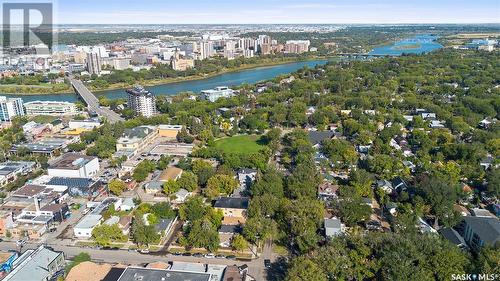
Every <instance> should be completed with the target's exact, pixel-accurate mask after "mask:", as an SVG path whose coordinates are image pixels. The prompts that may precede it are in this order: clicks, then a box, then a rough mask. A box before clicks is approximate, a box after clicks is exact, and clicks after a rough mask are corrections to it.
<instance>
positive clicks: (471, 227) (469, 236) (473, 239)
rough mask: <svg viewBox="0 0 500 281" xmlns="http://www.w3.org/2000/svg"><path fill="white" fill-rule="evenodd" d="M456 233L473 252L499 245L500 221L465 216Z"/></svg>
mask: <svg viewBox="0 0 500 281" xmlns="http://www.w3.org/2000/svg"><path fill="white" fill-rule="evenodd" d="M457 231H458V233H460V235H461V236H462V237H463V238H464V240H465V241H466V242H467V244H469V247H471V248H472V249H473V250H475V251H478V250H479V249H481V247H483V246H485V245H492V246H494V245H497V244H499V243H500V220H499V219H498V218H495V217H476V216H465V217H463V220H462V222H461V223H460V224H459V225H458V226H457Z"/></svg>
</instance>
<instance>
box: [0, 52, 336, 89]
mask: <svg viewBox="0 0 500 281" xmlns="http://www.w3.org/2000/svg"><path fill="white" fill-rule="evenodd" d="M335 58H337V57H333V56H330V57H321V56H309V57H307V58H282V59H277V60H272V61H264V62H260V63H255V64H246V65H241V66H239V67H236V68H230V69H227V68H226V69H222V70H220V71H217V72H213V73H210V74H205V75H193V76H184V77H175V78H165V79H154V80H142V81H137V82H136V83H137V84H141V85H143V86H146V87H151V86H159V85H168V84H173V83H179V82H187V81H196V80H203V79H208V78H213V77H216V76H219V75H223V74H228V73H237V72H240V71H244V70H251V69H256V68H260V67H272V66H279V65H286V64H290V63H296V62H307V61H315V60H323V59H324V60H333V59H335ZM2 86H6V87H7V85H0V94H2V95H15V96H34V95H53V94H62V95H64V94H72V93H73V91H72V90H71V88H70V89H64V90H63V89H61V90H57V89H56V90H55V89H53V88H51V87H52V86H40V85H33V86H30V85H8V87H13V88H16V89H19V91H16V92H3V91H2ZM129 87H131V85H130V84H126V83H115V84H111V85H109V86H108V87H106V88H94V87H89V89H90V90H91V91H92V92H94V93H96V94H98V93H102V92H106V91H112V90H124V89H127V88H129ZM21 89H30V90H29V91H22V90H21Z"/></svg>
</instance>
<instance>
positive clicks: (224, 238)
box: [219, 224, 242, 248]
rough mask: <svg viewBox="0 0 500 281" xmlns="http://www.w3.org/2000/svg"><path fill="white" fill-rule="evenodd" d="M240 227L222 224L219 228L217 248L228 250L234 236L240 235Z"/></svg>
mask: <svg viewBox="0 0 500 281" xmlns="http://www.w3.org/2000/svg"><path fill="white" fill-rule="evenodd" d="M241 231H242V228H241V225H238V224H232V225H228V224H223V225H221V226H220V228H219V241H220V243H219V246H221V247H226V248H229V247H231V242H232V240H233V237H234V236H235V235H236V234H239V233H241Z"/></svg>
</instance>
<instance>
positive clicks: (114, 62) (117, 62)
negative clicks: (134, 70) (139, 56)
mask: <svg viewBox="0 0 500 281" xmlns="http://www.w3.org/2000/svg"><path fill="white" fill-rule="evenodd" d="M108 62H109V63H108V64H109V65H111V67H113V69H115V70H125V69H128V68H130V58H112V59H110V60H109V61H108Z"/></svg>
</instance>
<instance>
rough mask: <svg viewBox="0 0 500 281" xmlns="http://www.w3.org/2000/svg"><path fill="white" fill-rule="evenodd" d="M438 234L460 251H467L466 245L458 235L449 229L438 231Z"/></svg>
mask: <svg viewBox="0 0 500 281" xmlns="http://www.w3.org/2000/svg"><path fill="white" fill-rule="evenodd" d="M439 234H441V236H443V238H444V239H446V240H448V241H449V242H450V243H452V244H454V245H456V246H457V247H459V248H460V249H467V248H468V246H467V243H466V242H465V240H464V238H463V237H462V236H460V234H459V233H458V232H457V231H456V230H455V229H453V228H451V227H445V228H442V229H440V230H439Z"/></svg>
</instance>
